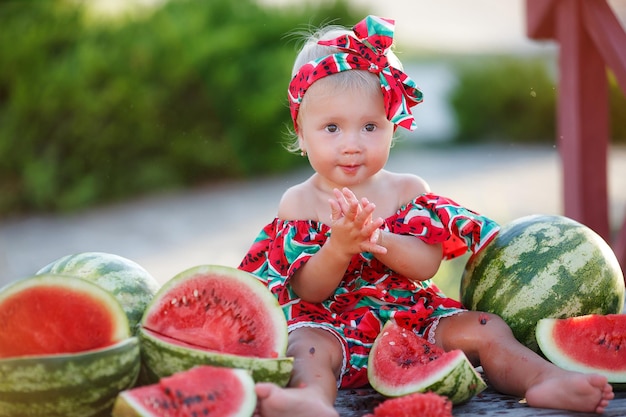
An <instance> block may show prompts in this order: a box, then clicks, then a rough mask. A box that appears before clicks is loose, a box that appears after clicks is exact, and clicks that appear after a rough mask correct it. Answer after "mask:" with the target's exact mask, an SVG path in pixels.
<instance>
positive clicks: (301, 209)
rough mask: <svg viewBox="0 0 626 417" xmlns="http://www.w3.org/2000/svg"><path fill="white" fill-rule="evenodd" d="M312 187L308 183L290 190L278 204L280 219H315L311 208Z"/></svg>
mask: <svg viewBox="0 0 626 417" xmlns="http://www.w3.org/2000/svg"><path fill="white" fill-rule="evenodd" d="M311 194H312V193H311V186H310V184H309V182H308V181H305V182H303V183H300V184H297V185H294V186H292V187H290V188H288V189H287V190H286V191H285V192H284V193H283V196H282V198H281V199H280V203H279V204H278V217H279V218H280V219H283V220H305V219H314V218H315V217H316V215H315V211H312V210H309V208H310V207H311V201H310V200H311Z"/></svg>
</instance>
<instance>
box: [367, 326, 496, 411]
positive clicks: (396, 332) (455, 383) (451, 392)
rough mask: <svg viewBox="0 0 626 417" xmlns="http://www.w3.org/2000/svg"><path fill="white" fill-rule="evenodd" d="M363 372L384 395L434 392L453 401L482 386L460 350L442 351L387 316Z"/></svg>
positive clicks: (456, 401)
mask: <svg viewBox="0 0 626 417" xmlns="http://www.w3.org/2000/svg"><path fill="white" fill-rule="evenodd" d="M367 376H368V378H369V382H370V384H371V385H372V387H373V388H374V389H375V390H376V391H378V392H379V393H381V394H383V395H385V396H388V397H401V396H404V395H408V394H413V393H415V392H422V393H423V392H434V393H436V394H439V395H442V396H446V397H447V398H448V399H449V400H450V401H451V402H452V403H453V404H459V403H462V402H464V401H467V400H468V399H470V398H471V397H473V396H474V395H476V394H478V393H480V392H481V391H483V390H484V389H485V388H486V384H485V382H484V381H483V379H482V377H481V376H480V374H479V373H478V372H477V371H476V370H475V369H474V367H473V366H472V364H471V363H470V362H469V360H468V359H467V357H466V356H465V354H464V353H463V351H461V350H452V351H449V352H446V351H444V350H443V349H442V348H440V347H439V346H437V345H434V344H432V343H430V342H428V341H427V340H426V339H424V338H422V337H420V336H418V335H417V334H415V333H414V332H413V331H411V330H409V329H406V328H404V327H402V326H400V325H398V324H397V323H395V322H393V321H391V320H390V321H388V322H387V323H385V325H384V326H383V329H382V331H381V333H380V334H379V335H378V337H377V338H376V340H375V341H374V344H373V346H372V350H371V352H370V355H369V358H368V366H367Z"/></svg>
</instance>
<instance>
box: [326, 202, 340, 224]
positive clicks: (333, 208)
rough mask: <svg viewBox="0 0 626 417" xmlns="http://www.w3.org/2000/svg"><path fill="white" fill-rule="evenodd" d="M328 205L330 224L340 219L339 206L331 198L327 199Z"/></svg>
mask: <svg viewBox="0 0 626 417" xmlns="http://www.w3.org/2000/svg"><path fill="white" fill-rule="evenodd" d="M328 204H330V223H331V224H332V223H334V222H336V221H337V220H339V219H340V218H341V216H342V214H341V206H340V205H339V203H338V202H337V200H334V199H332V198H329V199H328Z"/></svg>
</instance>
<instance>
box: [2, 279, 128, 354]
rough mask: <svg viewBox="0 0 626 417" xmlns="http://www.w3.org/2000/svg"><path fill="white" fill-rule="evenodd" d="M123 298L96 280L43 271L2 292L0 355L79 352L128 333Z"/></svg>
mask: <svg viewBox="0 0 626 417" xmlns="http://www.w3.org/2000/svg"><path fill="white" fill-rule="evenodd" d="M119 313H123V310H122V309H121V306H120V305H119V303H117V302H116V301H115V299H114V298H113V296H112V295H110V294H108V293H107V292H106V291H105V290H104V289H101V288H100V287H98V286H97V285H95V284H92V283H89V282H86V281H83V280H81V279H78V278H73V277H61V276H52V275H50V276H48V275H42V276H39V277H33V278H30V279H25V280H23V281H21V282H17V283H16V284H14V285H11V286H8V287H5V289H3V290H2V294H1V295H0V329H2V331H1V332H0V358H11V357H20V356H28V355H49V354H62V353H77V352H83V351H87V350H92V349H98V348H102V347H106V346H110V345H113V344H115V343H117V342H120V341H121V340H123V339H125V338H127V337H129V335H130V329H129V327H128V320H127V319H126V320H124V318H125V315H124V317H120V315H119Z"/></svg>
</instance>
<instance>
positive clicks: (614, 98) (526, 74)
mask: <svg viewBox="0 0 626 417" xmlns="http://www.w3.org/2000/svg"><path fill="white" fill-rule="evenodd" d="M551 60H553V58H542V57H534V58H528V57H521V58H517V57H490V58H478V59H473V60H471V63H467V62H466V61H467V60H466V61H462V62H461V63H460V64H458V65H456V69H457V70H456V73H457V77H458V84H457V85H456V86H455V87H454V88H453V89H452V90H451V94H450V97H449V100H450V104H451V106H452V108H453V109H454V115H455V117H456V122H457V128H458V130H457V135H456V137H455V138H454V140H455V141H456V142H458V143H470V142H494V141H502V140H506V141H507V142H517V143H554V142H555V137H556V100H557V90H556V82H555V76H554V73H555V72H556V69H554V68H551V65H554V64H551ZM609 89H610V90H609V92H610V97H609V100H610V110H611V115H610V117H611V126H610V128H611V138H612V139H611V140H612V142H613V143H626V123H624V120H626V98H624V94H623V93H622V91H621V90H620V88H619V86H618V85H617V82H616V80H615V77H613V76H612V74H610V73H609Z"/></svg>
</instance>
